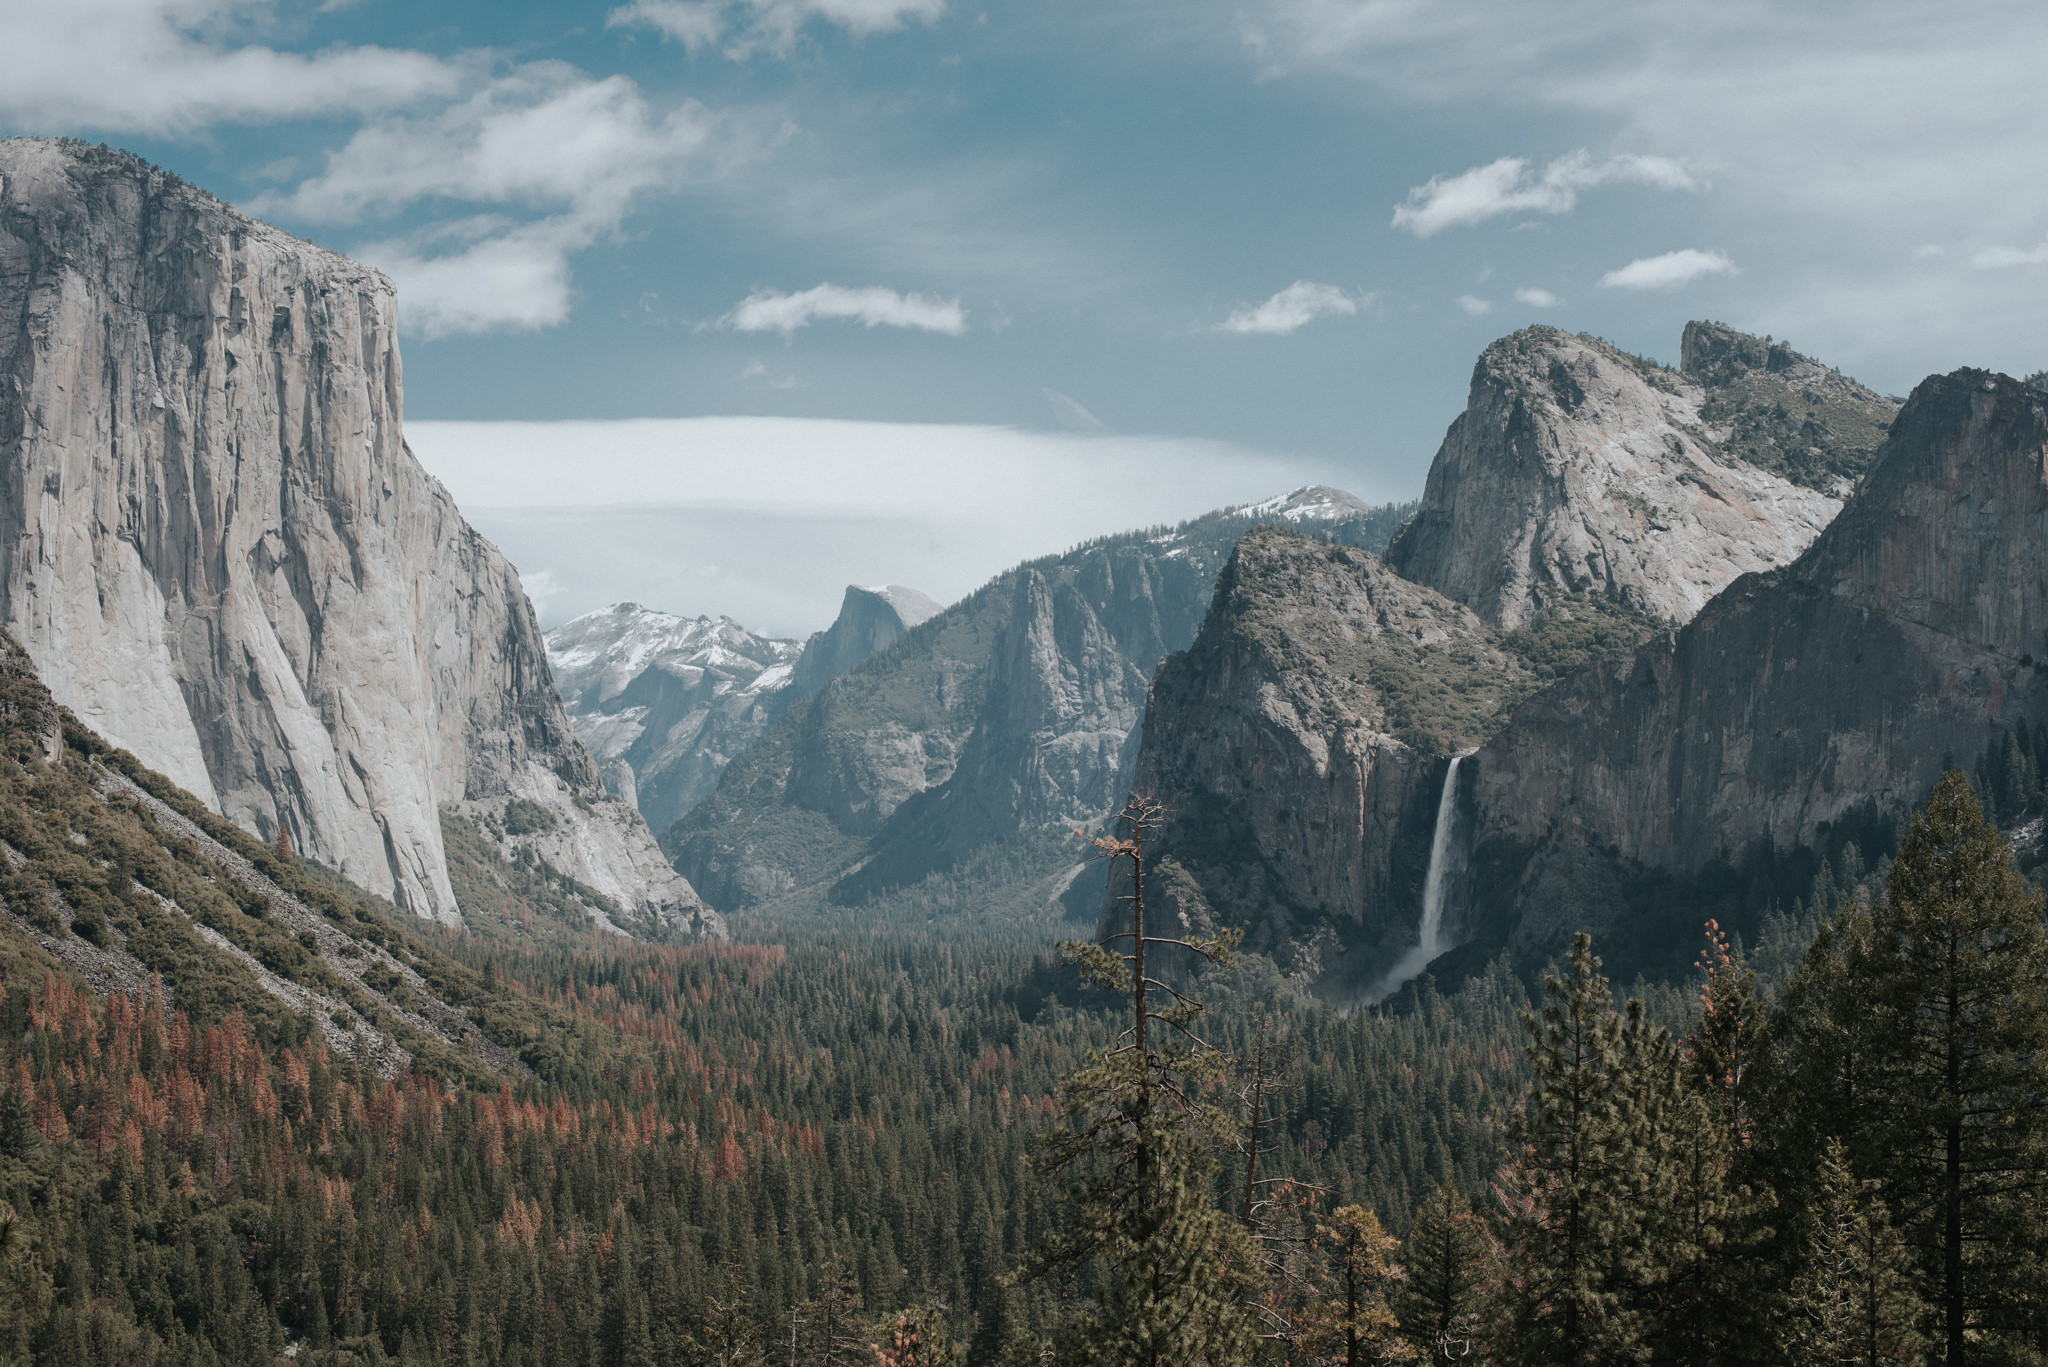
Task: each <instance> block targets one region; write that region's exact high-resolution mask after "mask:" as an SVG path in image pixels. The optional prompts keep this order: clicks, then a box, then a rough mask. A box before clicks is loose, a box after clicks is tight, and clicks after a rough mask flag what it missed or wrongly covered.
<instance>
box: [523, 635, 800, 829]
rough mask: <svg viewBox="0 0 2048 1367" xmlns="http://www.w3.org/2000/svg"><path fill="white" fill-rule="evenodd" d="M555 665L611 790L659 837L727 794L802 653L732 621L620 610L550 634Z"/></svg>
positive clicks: (573, 719)
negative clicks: (720, 791) (734, 764)
mask: <svg viewBox="0 0 2048 1367" xmlns="http://www.w3.org/2000/svg"><path fill="white" fill-rule="evenodd" d="M547 644H548V662H549V663H550V664H551V665H552V666H553V667H554V672H555V683H556V686H557V687H559V688H560V689H561V692H562V700H563V701H564V703H566V704H567V706H568V709H569V720H570V723H571V724H572V725H573V726H575V728H576V734H577V735H578V736H579V737H581V738H582V740H583V743H584V744H585V745H587V746H589V747H590V752H591V754H592V755H594V756H596V758H597V762H598V768H599V770H600V771H601V772H602V773H603V775H604V783H605V787H606V788H608V789H610V790H611V791H612V793H614V794H615V795H617V796H618V797H620V798H622V799H624V800H625V801H627V802H630V803H632V804H633V805H634V806H635V807H637V808H638V809H639V810H640V814H641V815H642V816H643V817H645V818H646V819H647V823H648V825H649V826H650V827H653V828H655V829H657V830H658V829H661V828H664V827H666V826H667V825H668V824H669V823H670V822H672V821H675V820H676V819H677V818H679V817H681V816H682V815H683V814H684V813H685V812H688V811H689V810H690V809H691V808H692V807H694V806H696V805H697V804H698V803H699V802H701V801H703V800H704V798H705V797H706V796H708V795H709V794H710V792H711V790H712V789H713V788H715V787H717V786H718V776H719V774H720V773H722V772H724V769H725V766H726V765H727V764H728V763H729V762H730V761H731V759H732V757H733V756H734V755H736V754H738V753H739V752H740V751H741V750H743V749H745V748H746V747H747V746H748V745H750V744H751V743H753V741H754V740H755V739H756V738H757V737H759V736H760V735H761V733H762V732H763V731H766V730H767V729H768V725H769V723H770V722H772V721H774V720H775V718H776V716H777V715H778V714H779V713H780V712H781V710H782V698H783V694H784V692H785V690H786V689H787V688H788V687H789V679H790V671H791V669H792V667H793V666H794V665H795V663H796V661H797V657H798V655H799V653H800V652H801V651H802V647H801V646H799V645H798V644H797V643H796V642H795V641H784V640H776V639H774V638H772V637H765V636H756V635H754V633H752V632H750V631H748V630H747V629H746V628H745V627H743V626H741V625H740V624H739V623H738V622H735V621H733V620H732V619H731V618H730V617H719V618H711V617H695V618H691V617H678V616H676V615H675V614H673V613H667V612H657V611H655V610H654V609H652V608H644V607H642V606H640V605H639V604H638V603H616V604H613V605H612V606H611V607H608V608H600V609H598V610H597V611H596V612H588V613H585V614H584V615H583V616H581V617H578V618H576V619H575V620H573V621H569V622H564V623H563V624H562V625H561V626H558V627H556V628H555V629H554V630H553V631H550V632H549V633H548V635H547Z"/></svg>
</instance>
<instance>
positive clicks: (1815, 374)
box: [1387, 324, 1896, 627]
mask: <svg viewBox="0 0 2048 1367" xmlns="http://www.w3.org/2000/svg"><path fill="white" fill-rule="evenodd" d="M1687 338H1688V342H1687V350H1686V352H1685V354H1686V355H1687V356H1688V357H1689V358H1690V360H1691V361H1692V363H1693V364H1692V366H1690V367H1689V368H1688V369H1685V370H1678V371H1674V370H1669V369H1666V368H1665V367H1662V366H1659V365H1657V364H1656V363H1654V362H1650V361H1645V360H1642V359H1640V358H1638V357H1634V356H1630V355H1628V354H1626V353H1624V352H1622V351H1619V350H1618V349H1616V348H1615V347H1612V346H1610V345H1608V344H1607V343H1605V342H1602V341H1600V340H1598V339H1597V338H1592V337H1585V336H1573V335H1571V334H1569V333H1565V332H1560V331H1558V330H1557V329H1555V328H1549V327H1532V328H1527V329H1525V330H1523V331H1521V332H1518V333H1515V334H1514V335H1512V336H1509V337H1504V338H1502V339H1501V340H1500V341H1498V342H1495V343H1494V344H1493V345H1492V346H1490V347H1488V348H1487V349H1486V351H1485V352H1484V354H1482V355H1481V356H1480V358H1479V362H1478V364H1477V365H1476V366H1475V367H1474V369H1473V372H1472V386H1471V393H1470V397H1469V398H1468V400H1467V403H1466V407H1465V411H1464V412H1463V413H1462V414H1460V415H1459V417H1458V419H1457V420H1456V421H1455V422H1453V423H1452V424H1451V427H1450V431H1449V432H1448V433H1446V435H1445V437H1444V442H1443V446H1442V448H1441V449H1440V450H1439V451H1438V452H1437V455H1436V459H1435V461H1434V462H1433V463H1432V465H1431V466H1430V471H1429V479H1428V483H1427V486H1426V487H1425V489H1424V491H1423V496H1422V506H1421V508H1420V509H1419V510H1418V511H1417V513H1416V515H1415V518H1414V520H1413V521H1411V522H1410V523H1409V524H1408V525H1407V526H1406V527H1404V528H1403V529H1402V531H1401V533H1400V535H1398V536H1397V537H1396V538H1395V539H1394V542H1393V544H1392V545H1391V546H1389V547H1388V550H1387V562H1388V563H1389V564H1390V565H1392V566H1393V567H1394V569H1395V570H1396V571H1398V572H1399V573H1400V574H1401V575H1402V576H1403V577H1405V578H1408V579H1411V580H1414V581H1415V582H1417V583H1420V584H1427V585H1429V586H1430V587H1431V588H1434V589H1436V590H1438V591H1439V592H1441V593H1443V594H1445V595H1446V596H1448V597H1451V598H1455V599H1457V600H1458V601H1459V602H1462V603H1464V604H1466V605H1467V606H1469V607H1471V608H1472V609H1473V610H1474V611H1475V612H1477V613H1478V614H1479V615H1480V616H1481V617H1483V618H1485V619H1486V620H1487V621H1489V622H1492V623H1494V624H1496V625H1499V626H1506V627H1514V626H1519V625H1521V624H1522V623H1524V622H1526V621H1528V620H1529V619H1530V618H1532V617H1533V616H1534V615H1535V614H1537V613H1538V612H1540V611H1541V610H1542V609H1543V608H1545V607H1546V606H1549V605H1551V604H1553V603H1555V602H1557V601H1559V600H1560V599H1562V598H1566V597H1570V596H1572V595H1578V594H1590V595H1593V596H1596V597H1603V598H1610V599H1613V600H1616V601H1618V602H1621V603H1624V604H1626V605H1627V606H1629V607H1630V608H1632V609H1633V610H1635V611H1637V612H1640V613H1643V614H1646V615H1648V616H1651V617H1656V618H1660V619H1663V620H1665V621H1668V622H1671V623H1674V624H1676V623H1682V622H1685V621H1688V620H1690V619H1691V618H1692V616H1693V614H1694V613H1696V612H1698V611H1699V610H1700V608H1701V607H1702V606H1703V605H1704V604H1705V603H1706V602H1707V600H1708V599H1710V598H1712V597H1713V596H1714V595H1715V594H1716V593H1719V592H1720V591H1721V590H1722V589H1723V588H1725V587H1727V585H1728V584H1730V583H1731V582H1733V581H1734V580H1735V579H1736V578H1737V577H1738V576H1739V575H1742V574H1746V573H1749V572H1752V571H1756V570H1766V569H1771V568H1773V567H1775V566H1778V565H1782V564H1786V563H1788V562H1789V561H1791V560H1792V559H1793V558H1794V557H1796V556H1797V555H1798V554H1799V553H1800V552H1801V551H1803V550H1804V549H1806V547H1807V546H1808V545H1809V544H1810V543H1811V542H1812V541H1813V539H1814V537H1816V536H1818V535H1819V534H1820V530H1821V528H1823V527H1825V526H1826V525H1827V524H1828V522H1829V521H1830V520H1831V519H1832V518H1833V517H1834V515H1835V513H1836V512H1837V511H1839V510H1840V507H1841V499H1840V496H1841V494H1842V493H1844V492H1846V489H1847V487H1848V481H1847V477H1846V476H1845V475H1842V474H1840V473H1838V472H1837V471H1836V468H1835V466H1840V467H1841V468H1842V469H1850V468H1853V466H1854V463H1855V460H1854V453H1856V452H1858V451H1862V450H1864V448H1863V447H1861V446H1858V445H1857V443H1858V442H1859V441H1860V440H1866V439H1869V440H1873V442H1874V438H1875V436H1876V434H1878V433H1881V431H1882V425H1883V423H1884V422H1887V421H1889V419H1890V416H1891V413H1892V411H1893V410H1894V409H1895V408H1896V405H1895V404H1893V403H1892V402H1891V401H1889V400H1886V399H1883V398H1881V397H1880V396H1878V395H1875V394H1872V393H1870V391H1868V390H1865V389H1863V388H1862V387H1861V386H1859V385H1855V384H1854V382H1853V381H1846V380H1840V377H1834V376H1832V373H1831V372H1827V371H1825V368H1824V367H1821V366H1819V365H1817V364H1816V363H1813V362H1810V361H1807V360H1806V359H1805V358H1804V357H1797V358H1796V359H1793V353H1791V352H1789V351H1785V350H1783V349H1782V348H1780V349H1778V351H1775V352H1774V351H1773V350H1772V349H1771V348H1770V347H1768V346H1766V345H1764V344H1762V343H1758V344H1757V347H1756V348H1755V350H1757V351H1759V352H1760V354H1759V355H1757V356H1755V357H1752V356H1751V354H1750V352H1751V348H1749V347H1748V346H1747V345H1746V343H1748V342H1752V341H1754V340H1755V339H1749V338H1743V337H1742V335H1741V334H1737V333H1732V332H1730V331H1728V330H1727V329H1710V328H1704V327H1703V326H1702V325H1697V324H1696V325H1694V327H1693V328H1692V329H1689V330H1688V332H1687ZM1738 339H1739V340H1738ZM1780 353H1782V355H1780ZM1774 355H1776V356H1779V361H1780V363H1779V364H1778V365H1777V368H1776V369H1775V370H1774V369H1772V368H1771V366H1772V364H1773V362H1772V357H1773V356H1774ZM1752 360H1754V361H1756V362H1757V364H1751V361H1752ZM1837 381H1840V382H1839V383H1837ZM1823 391H1825V394H1823ZM1808 393H1811V394H1813V395H1814V396H1815V402H1814V403H1811V404H1809V403H1807V402H1806V400H1805V399H1804V398H1803V397H1802V396H1803V395H1805V394H1808ZM1788 397H1789V398H1790V399H1791V400H1792V403H1793V405H1794V407H1796V408H1798V409H1799V410H1800V412H1801V413H1802V414H1804V415H1805V416H1802V417H1801V418H1800V419H1799V422H1800V423H1803V424H1804V427H1797V428H1795V431H1809V430H1810V431H1811V433H1813V434H1816V435H1815V436H1814V440H1816V441H1819V442H1821V443H1822V444H1824V445H1826V446H1827V448H1828V450H1829V451H1830V452H1832V453H1833V457H1834V459H1835V466H1826V465H1825V463H1823V470H1824V473H1827V474H1828V475H1829V478H1828V479H1827V480H1826V487H1823V488H1817V487H1812V485H1811V484H1808V483H1800V482H1798V481H1797V480H1796V479H1795V478H1794V476H1795V475H1798V474H1800V473H1802V472H1806V473H1811V471H1810V470H1809V466H1810V465H1812V461H1811V460H1810V459H1807V458H1806V457H1804V456H1802V455H1801V452H1803V451H1804V450H1805V448H1800V450H1799V451H1794V450H1793V449H1792V446H1791V445H1790V443H1789V441H1788V443H1786V444H1785V445H1784V446H1782V447H1774V446H1772V445H1771V444H1770V441H1771V434H1772V432H1773V431H1774V430H1776V429H1775V427H1774V423H1775V419H1776V415H1777V414H1778V413H1779V412H1781V411H1784V412H1786V413H1787V414H1788V417H1787V421H1790V418H1789V412H1790V410H1786V409H1784V406H1783V403H1782V400H1783V399H1785V398H1788ZM1823 400H1824V402H1823ZM1766 413H1768V414H1769V415H1770V417H1771V421H1766V420H1765V418H1764V416H1763V415H1764V414H1766ZM1716 419H1718V420H1719V421H1720V422H1721V424H1722V425H1721V426H1720V427H1715V426H1714V425H1713V424H1714V422H1715V421H1716ZM1759 462H1762V463H1759Z"/></svg>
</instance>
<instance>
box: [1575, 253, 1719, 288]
mask: <svg viewBox="0 0 2048 1367" xmlns="http://www.w3.org/2000/svg"><path fill="white" fill-rule="evenodd" d="M1735 273H1736V270H1735V263H1734V262H1733V261H1730V260H1729V259H1728V258H1727V257H1726V256H1723V255H1722V254H1721V253H1720V252H1703V251H1700V250H1698V249H1697V248H1694V247H1687V248H1685V249H1684V250H1682V251H1675V252H1665V253H1664V254H1663V255H1661V256H1644V257H1638V258H1637V259H1636V260H1634V261H1631V262H1629V263H1628V264H1627V265H1626V266H1621V267H1618V268H1616V269H1614V270H1611V271H1609V272H1607V274H1605V275H1603V276H1601V277H1600V284H1601V285H1602V286H1603V287H1604V288H1607V289H1621V290H1668V289H1676V288H1677V287H1678V286H1680V285H1684V284H1689V283H1691V282H1692V281H1694V280H1697V279H1699V278H1700V277H1701V276H1703V275H1734V274H1735Z"/></svg>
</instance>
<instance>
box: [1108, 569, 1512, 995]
mask: <svg viewBox="0 0 2048 1367" xmlns="http://www.w3.org/2000/svg"><path fill="white" fill-rule="evenodd" d="M1498 637H1499V634H1498V632H1496V631H1495V630H1494V629H1493V628H1491V627H1489V626H1487V624H1486V623H1484V622H1482V621H1481V620H1480V619H1479V618H1478V616H1477V615H1476V614H1474V613H1473V612H1472V610H1471V609H1469V608H1467V607H1465V606H1464V605H1463V604H1460V603H1455V602H1452V601H1451V600H1449V599H1447V598H1445V597H1444V596H1443V595H1441V594H1439V593H1436V592H1435V591H1433V590H1431V589H1427V588H1423V587H1421V586H1420V585H1417V584H1412V583H1409V582H1408V581H1406V580H1404V579H1402V578H1400V577H1399V576H1397V575H1395V574H1394V573H1393V572H1392V571H1391V570H1389V569H1388V568H1387V567H1386V566H1385V565H1384V564H1383V563H1382V562H1381V561H1380V560H1379V559H1378V558H1377V557H1376V556H1373V555H1371V554H1368V553H1367V552H1365V551H1361V550H1356V549H1352V548H1349V547H1344V546H1331V545H1326V544H1322V543H1318V542H1314V541H1309V540H1306V539H1304V538H1300V537H1293V536H1287V535H1285V534H1282V533H1277V532H1274V531H1270V530H1260V531H1253V532H1250V533H1248V534H1247V535H1246V536H1245V537H1244V538H1243V539H1242V540H1240V541H1239V542H1238V543H1237V550H1236V552H1235V554H1234V555H1233V556H1232V558H1231V560H1230V563H1229V564H1228V565H1227V566H1226V567H1225V569H1224V571H1223V574H1222V576H1221V577H1220V578H1219V579H1218V581H1217V586H1216V596H1215V600H1214V602H1213V604H1212V605H1211V607H1210V609H1209V614H1208V617H1207V619H1206V620H1205V621H1204V623H1203V625H1202V631H1201V634H1200V636H1199V637H1198V638H1197V639H1196V641H1195V643H1194V645H1193V646H1192V647H1191V648H1190V649H1189V650H1187V651H1186V652H1184V653H1181V654H1176V655H1173V656H1171V657H1170V658H1168V659H1167V661H1166V662H1165V663H1164V664H1163V665H1162V666H1161V667H1160V669H1159V673H1158V675H1157V676H1156V677H1155V678H1154V680H1153V683H1152V690H1151V697H1150V700H1149V704H1148V706H1147V709H1146V713H1145V731H1144V742H1143V745H1142V747H1141V749H1140V751H1139V758H1138V764H1137V773H1136V777H1135V780H1134V782H1133V788H1134V790H1135V791H1137V792H1141V793H1145V794H1148V795H1151V796H1153V797H1156V798H1158V799H1159V800H1161V801H1163V802H1165V803H1166V804H1167V808H1168V820H1167V822H1166V824H1165V826H1164V827H1163V828H1162V830H1161V832H1160V834H1159V836H1158V838H1157V842H1156V845H1155V853H1154V867H1155V868H1160V869H1164V870H1165V874H1164V876H1163V877H1162V878H1160V879H1159V880H1157V881H1156V882H1155V884H1154V885H1153V887H1154V888H1155V889H1156V891H1157V892H1158V893H1159V894H1160V896H1161V897H1162V898H1163V899H1164V903H1165V905H1166V907H1167V909H1168V911H1169V913H1173V912H1184V913H1192V912H1195V911H1197V910H1213V911H1215V912H1216V913H1218V914H1219V915H1220V916H1221V918H1222V919H1223V920H1225V921H1227V922H1229V923H1232V924H1237V925H1241V926H1245V927H1247V929H1248V934H1247V946H1248V947H1249V948H1252V949H1256V950H1260V951H1263V952H1266V953H1268V954H1271V955H1273V956H1274V957H1275V958H1276V959H1277V960H1278V961H1279V962H1280V963H1281V964H1282V965H1283V966H1287V965H1289V964H1290V963H1291V962H1294V961H1296V960H1298V959H1299V958H1300V956H1301V955H1302V954H1303V953H1304V951H1306V952H1308V953H1311V954H1314V953H1317V951H1316V950H1315V949H1313V948H1312V945H1313V943H1314V941H1315V937H1316V934H1317V932H1318V931H1319V930H1322V929H1323V928H1325V927H1327V928H1329V929H1330V930H1332V931H1334V932H1335V938H1336V940H1337V941H1339V942H1340V943H1341V944H1342V945H1343V946H1344V947H1345V951H1346V953H1345V954H1344V955H1343V958H1342V960H1341V961H1340V960H1336V959H1333V958H1332V957H1330V956H1329V955H1327V954H1326V955H1323V962H1321V963H1319V964H1317V965H1316V967H1317V968H1318V969H1319V970H1320V971H1322V972H1325V973H1329V974H1331V975H1332V976H1331V977H1330V978H1329V979H1328V980H1327V981H1326V984H1325V987H1326V990H1327V989H1336V990H1339V991H1340V993H1341V991H1342V985H1343V984H1345V983H1346V982H1349V983H1350V985H1351V986H1353V987H1356V986H1360V985H1362V984H1363V983H1364V982H1365V981H1366V980H1367V979H1368V978H1369V977H1371V976H1374V975H1376V974H1377V973H1378V972H1379V971H1381V970H1383V969H1384V968H1385V967H1386V965H1387V964H1388V963H1390V962H1392V960H1393V959H1395V958H1396V957H1398V956H1399V953H1400V951H1401V950H1402V949H1404V948H1406V947H1407V946H1408V945H1410V944H1412V943H1413V942H1414V939H1415V927H1416V921H1417V913H1418V910H1419V908H1420V900H1421V895H1422V884H1423V880H1424V878H1425V876H1426V874H1427V872H1428V862H1429V847H1430V836H1431V832H1432V829H1433V827H1434V823H1435V813H1436V807H1437V798H1438V796H1439V794H1440V792H1441V789H1442V784H1443V781H1444V775H1445V771H1446V769H1447V767H1448V754H1449V753H1451V752H1454V751H1456V750H1460V749H1465V748H1468V747H1470V746H1474V745H1477V744H1478V743H1479V741H1480V740H1481V739H1483V737H1484V735H1485V734H1486V733H1487V732H1488V731H1489V730H1490V729H1491V728H1492V726H1493V725H1494V724H1496V719H1497V716H1498V714H1499V713H1500V712H1502V711H1503V710H1504V709H1505V708H1506V707H1507V706H1509V705H1511V704H1512V702H1513V701H1514V699H1515V698H1517V697H1519V696H1520V695H1521V694H1522V693H1523V692H1526V690H1527V686H1528V682H1529V675H1528V671H1527V670H1526V668H1525V667H1524V666H1523V665H1522V664H1521V663H1520V662H1519V661H1518V660H1516V659H1515V658H1514V657H1513V656H1512V655H1510V654H1509V653H1508V652H1506V651H1505V650H1503V649H1502V648H1501V646H1500V644H1499V639H1498ZM1124 891H1125V889H1123V888H1121V887H1115V886H1113V887H1112V889H1111V896H1112V899H1114V898H1115V897H1117V896H1119V895H1121V893H1122V892H1124ZM1195 902H1199V903H1201V904H1202V906H1201V907H1200V908H1197V907H1195V906H1193V905H1189V904H1191V903H1195ZM1121 914H1122V913H1121V910H1120V905H1119V904H1118V903H1117V902H1115V901H1114V900H1112V901H1111V902H1110V903H1109V904H1107V905H1106V907H1105V926H1106V925H1107V924H1108V921H1110V920H1112V919H1116V918H1117V917H1118V916H1120V915H1121Z"/></svg>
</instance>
